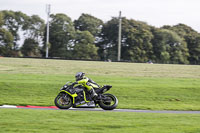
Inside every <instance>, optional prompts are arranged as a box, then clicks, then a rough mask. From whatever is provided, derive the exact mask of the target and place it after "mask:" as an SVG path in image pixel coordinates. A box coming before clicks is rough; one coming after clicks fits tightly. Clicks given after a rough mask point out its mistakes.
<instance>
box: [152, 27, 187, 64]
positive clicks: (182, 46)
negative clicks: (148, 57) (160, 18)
mask: <svg viewBox="0 0 200 133" xmlns="http://www.w3.org/2000/svg"><path fill="white" fill-rule="evenodd" d="M152 32H153V34H154V38H153V40H152V43H153V50H154V55H155V58H154V60H155V61H156V62H158V63H176V64H177V63H182V64H187V63H188V60H187V58H188V56H189V54H188V49H187V44H186V42H185V41H184V40H183V39H182V38H181V37H180V36H179V35H178V34H176V33H175V32H173V31H171V30H167V29H154V30H153V31H152Z"/></svg>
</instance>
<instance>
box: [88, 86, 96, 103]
mask: <svg viewBox="0 0 200 133" xmlns="http://www.w3.org/2000/svg"><path fill="white" fill-rule="evenodd" d="M89 93H90V96H91V97H92V99H93V100H96V98H97V96H98V95H97V93H96V92H95V91H94V89H93V88H92V89H91V90H89Z"/></svg>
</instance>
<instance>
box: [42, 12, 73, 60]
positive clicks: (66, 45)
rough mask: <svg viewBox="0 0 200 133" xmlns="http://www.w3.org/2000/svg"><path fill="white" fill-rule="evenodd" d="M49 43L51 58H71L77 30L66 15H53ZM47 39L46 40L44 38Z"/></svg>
mask: <svg viewBox="0 0 200 133" xmlns="http://www.w3.org/2000/svg"><path fill="white" fill-rule="evenodd" d="M50 17H51V21H50V27H49V28H50V34H49V42H50V43H51V47H50V49H49V55H50V56H51V57H65V58H71V50H72V49H71V48H72V46H73V38H74V34H75V29H74V26H73V22H72V21H71V19H70V18H69V17H68V16H67V15H65V14H56V15H53V14H52V15H51V16H50ZM44 39H46V38H44Z"/></svg>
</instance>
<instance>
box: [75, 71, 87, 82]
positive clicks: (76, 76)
mask: <svg viewBox="0 0 200 133" xmlns="http://www.w3.org/2000/svg"><path fill="white" fill-rule="evenodd" d="M84 76H85V73H83V72H78V73H76V75H75V78H76V81H78V80H81V79H83V77H84Z"/></svg>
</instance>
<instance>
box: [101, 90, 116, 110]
mask: <svg viewBox="0 0 200 133" xmlns="http://www.w3.org/2000/svg"><path fill="white" fill-rule="evenodd" d="M103 96H105V97H106V99H108V100H101V101H100V102H99V106H100V107H101V108H102V109H104V110H113V109H115V108H116V107H117V105H118V99H117V97H116V96H114V95H112V94H108V93H107V94H103Z"/></svg>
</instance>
